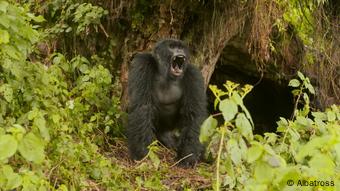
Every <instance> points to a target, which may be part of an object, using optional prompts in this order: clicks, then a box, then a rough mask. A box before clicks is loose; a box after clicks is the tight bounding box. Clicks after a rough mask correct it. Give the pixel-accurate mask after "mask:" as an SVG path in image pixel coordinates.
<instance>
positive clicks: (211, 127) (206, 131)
mask: <svg viewBox="0 0 340 191" xmlns="http://www.w3.org/2000/svg"><path fill="white" fill-rule="evenodd" d="M216 127H217V120H216V119H215V118H213V117H212V116H209V117H208V118H207V119H206V120H205V121H204V122H203V124H202V126H201V133H200V142H201V143H206V142H208V141H209V140H210V137H211V135H212V134H213V133H214V131H215V129H216Z"/></svg>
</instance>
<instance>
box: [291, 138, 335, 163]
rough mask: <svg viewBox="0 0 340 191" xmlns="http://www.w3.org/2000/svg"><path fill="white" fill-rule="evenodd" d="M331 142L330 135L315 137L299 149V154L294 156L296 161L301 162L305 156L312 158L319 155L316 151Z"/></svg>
mask: <svg viewBox="0 0 340 191" xmlns="http://www.w3.org/2000/svg"><path fill="white" fill-rule="evenodd" d="M331 140H332V137H331V135H326V136H322V137H315V138H314V139H312V140H310V141H309V142H307V143H306V144H305V145H303V146H301V147H300V149H299V152H298V153H297V155H296V160H297V161H302V160H303V159H304V158H305V157H306V156H314V155H316V154H319V153H320V151H318V149H319V148H322V147H324V146H325V145H326V144H327V143H328V142H330V141H331Z"/></svg>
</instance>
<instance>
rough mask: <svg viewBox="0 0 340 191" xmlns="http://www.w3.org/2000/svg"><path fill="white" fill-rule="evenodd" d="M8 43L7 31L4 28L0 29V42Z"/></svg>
mask: <svg viewBox="0 0 340 191" xmlns="http://www.w3.org/2000/svg"><path fill="white" fill-rule="evenodd" d="M7 43H9V33H8V32H7V31H6V30H1V29H0V44H7Z"/></svg>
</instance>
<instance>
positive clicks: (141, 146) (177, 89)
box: [127, 39, 207, 166]
mask: <svg viewBox="0 0 340 191" xmlns="http://www.w3.org/2000/svg"><path fill="white" fill-rule="evenodd" d="M169 48H171V49H172V50H174V49H175V50H178V51H182V52H183V53H184V54H185V56H186V58H187V59H188V60H189V53H188V50H187V47H186V46H185V45H184V43H183V42H182V41H179V40H174V39H166V40H163V41H160V42H159V43H157V44H156V46H155V48H154V50H153V53H139V54H137V55H136V56H135V57H134V58H133V60H132V64H131V68H130V71H129V81H128V92H129V109H128V112H129V116H128V127H127V137H128V146H129V151H130V155H131V157H132V158H133V159H135V160H140V159H142V158H143V157H144V156H145V155H146V154H147V152H148V149H147V147H148V145H149V144H150V143H151V142H152V141H153V140H154V139H158V140H159V141H160V142H162V143H163V144H164V145H165V146H167V147H169V148H174V149H176V150H177V157H178V159H181V158H183V157H186V156H187V155H190V157H187V158H185V159H184V160H182V162H181V163H180V164H181V165H184V166H187V165H193V164H195V163H196V162H197V161H198V160H199V159H200V158H201V157H202V153H203V150H204V148H203V146H202V144H201V143H200V142H199V133H200V125H201V123H202V122H203V120H204V119H205V118H206V117H207V111H206V95H205V91H204V83H203V78H202V75H201V73H200V71H199V70H198V69H197V68H196V67H195V66H193V65H191V64H190V63H189V62H187V64H185V66H184V69H183V75H182V76H177V77H176V76H175V77H174V76H172V75H170V60H171V59H172V58H171V57H172V56H173V54H174V53H173V52H171V51H170V49H169ZM163 98H164V99H163ZM161 99H163V100H165V101H168V100H170V101H172V100H175V101H174V102H171V103H169V104H168V103H167V104H164V103H162V101H161ZM174 129H178V130H179V132H180V135H179V137H176V136H175V134H174V131H173V130H174Z"/></svg>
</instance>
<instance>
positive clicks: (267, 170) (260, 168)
mask: <svg viewBox="0 0 340 191" xmlns="http://www.w3.org/2000/svg"><path fill="white" fill-rule="evenodd" d="M273 176H274V170H273V168H271V167H270V166H269V165H268V164H267V163H266V162H263V161H259V162H257V163H256V164H255V169H254V177H255V179H256V180H257V181H259V182H262V183H271V182H272V178H273Z"/></svg>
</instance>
